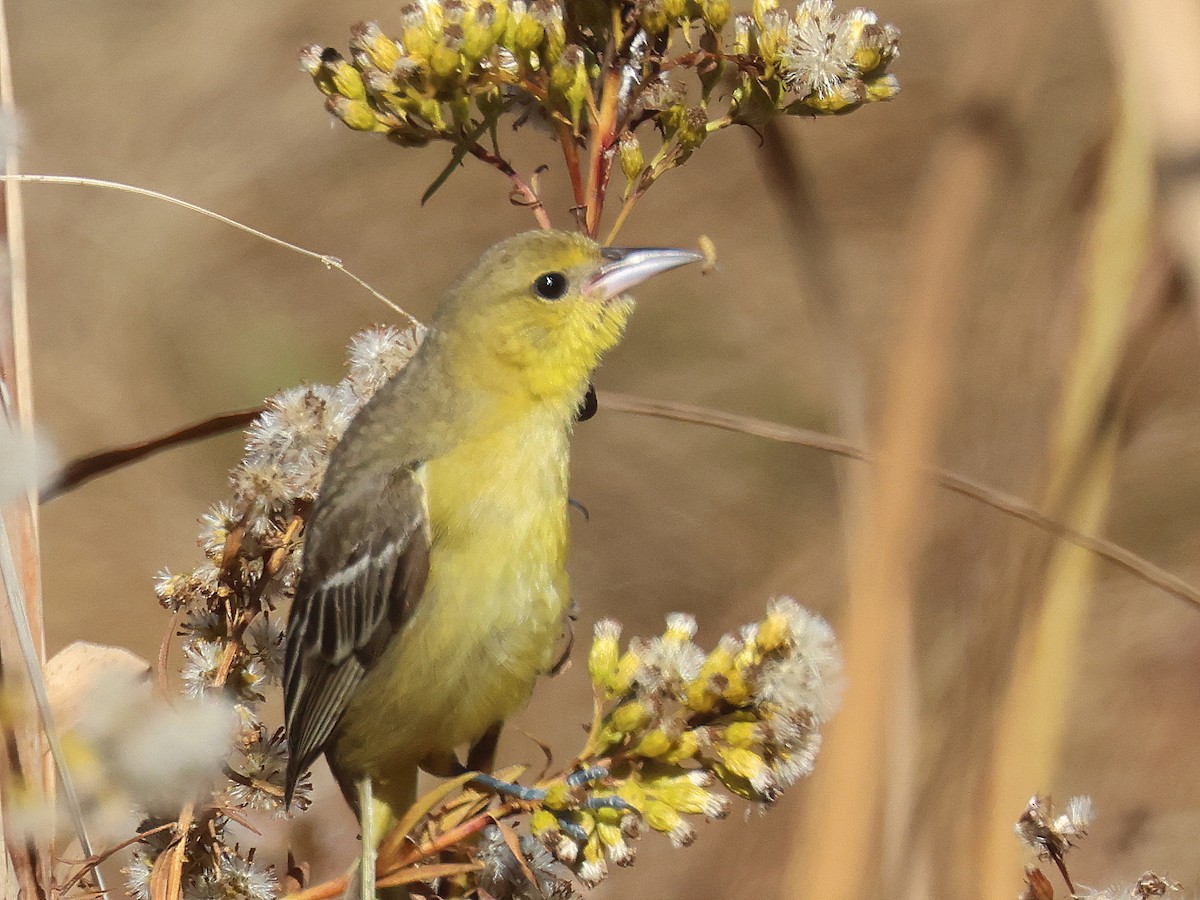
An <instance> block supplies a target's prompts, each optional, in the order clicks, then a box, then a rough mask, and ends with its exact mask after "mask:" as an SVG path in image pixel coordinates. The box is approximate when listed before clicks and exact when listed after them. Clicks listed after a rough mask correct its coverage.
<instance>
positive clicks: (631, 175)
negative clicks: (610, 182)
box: [617, 131, 646, 185]
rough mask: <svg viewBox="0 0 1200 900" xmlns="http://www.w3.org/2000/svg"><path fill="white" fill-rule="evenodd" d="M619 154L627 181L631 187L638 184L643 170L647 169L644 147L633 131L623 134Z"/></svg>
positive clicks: (619, 142)
mask: <svg viewBox="0 0 1200 900" xmlns="http://www.w3.org/2000/svg"><path fill="white" fill-rule="evenodd" d="M617 154H618V156H620V158H621V171H622V172H623V173H624V175H625V180H626V181H628V182H629V183H630V184H631V185H634V184H637V182H638V180H639V179H640V178H641V177H642V170H643V169H644V168H645V167H646V160H645V157H644V156H642V145H641V142H639V141H638V139H637V135H635V134H634V133H633V132H632V131H625V132H622V134H621V137H620V140H618V142H617Z"/></svg>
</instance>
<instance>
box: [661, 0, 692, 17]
mask: <svg viewBox="0 0 1200 900" xmlns="http://www.w3.org/2000/svg"><path fill="white" fill-rule="evenodd" d="M662 7H663V13H664V14H665V15H666V17H667V19H668V20H669V21H672V22H676V21H678V20H679V19H682V18H683V17H684V16H686V15H687V0H662Z"/></svg>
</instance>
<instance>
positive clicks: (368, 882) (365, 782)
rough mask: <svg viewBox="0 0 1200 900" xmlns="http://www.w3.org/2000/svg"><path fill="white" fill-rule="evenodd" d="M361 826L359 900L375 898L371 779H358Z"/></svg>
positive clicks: (372, 792)
mask: <svg viewBox="0 0 1200 900" xmlns="http://www.w3.org/2000/svg"><path fill="white" fill-rule="evenodd" d="M358 809H359V813H358V816H359V820H358V821H359V828H360V830H361V831H362V856H360V857H359V864H358V884H359V900H375V792H374V790H373V788H372V785H371V779H370V778H367V777H365V776H364V777H363V778H360V779H359V781H358Z"/></svg>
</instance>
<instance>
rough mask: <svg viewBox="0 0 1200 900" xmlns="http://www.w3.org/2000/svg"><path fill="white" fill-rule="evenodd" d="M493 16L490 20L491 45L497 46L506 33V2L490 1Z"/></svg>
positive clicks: (504, 0)
mask: <svg viewBox="0 0 1200 900" xmlns="http://www.w3.org/2000/svg"><path fill="white" fill-rule="evenodd" d="M491 6H492V10H493V12H494V16H493V19H492V43H493V44H498V43H502V42H503V38H504V35H505V34H506V33H507V32H508V14H509V7H508V0H491Z"/></svg>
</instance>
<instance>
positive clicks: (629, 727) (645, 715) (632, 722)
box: [608, 700, 654, 734]
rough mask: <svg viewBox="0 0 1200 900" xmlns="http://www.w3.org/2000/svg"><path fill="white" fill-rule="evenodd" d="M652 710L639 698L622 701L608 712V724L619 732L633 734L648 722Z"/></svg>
mask: <svg viewBox="0 0 1200 900" xmlns="http://www.w3.org/2000/svg"><path fill="white" fill-rule="evenodd" d="M653 717H654V711H653V710H652V709H650V707H649V706H647V705H646V704H645V703H643V702H642V701H640V700H629V701H626V702H625V703H622V704H621V705H620V706H618V707H617V708H616V709H614V710H613V711H612V712H611V713H610V714H609V719H608V721H609V724H610V725H611V726H612V728H613V729H614V730H615V731H617V732H618V733H620V734H633V733H634V732H635V731H640V730H641V729H643V728H645V727H646V725H648V724H649V723H650V720H651V719H652V718H653Z"/></svg>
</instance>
